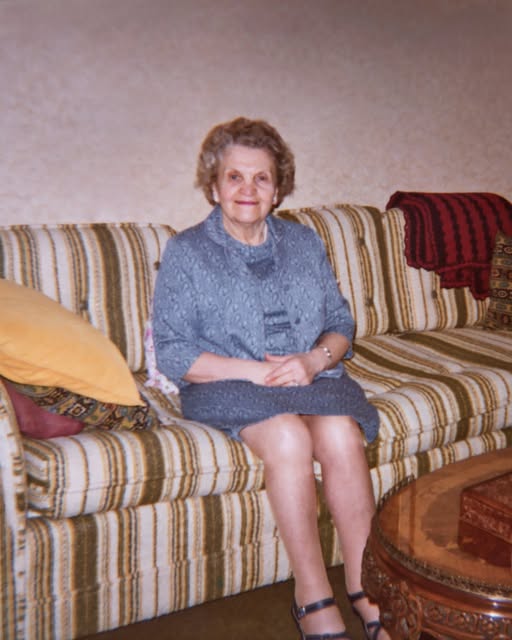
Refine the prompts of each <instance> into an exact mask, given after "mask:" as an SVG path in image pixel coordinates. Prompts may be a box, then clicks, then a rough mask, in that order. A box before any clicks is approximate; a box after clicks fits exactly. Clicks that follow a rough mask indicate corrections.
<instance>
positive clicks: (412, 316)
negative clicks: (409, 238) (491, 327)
mask: <svg viewBox="0 0 512 640" xmlns="http://www.w3.org/2000/svg"><path fill="white" fill-rule="evenodd" d="M380 226H381V232H382V238H383V246H384V250H383V251H382V252H381V256H382V261H383V266H384V269H385V273H386V286H387V287H389V289H390V290H389V292H388V294H387V295H386V300H390V301H392V310H391V311H390V314H391V320H390V328H391V331H394V332H400V331H423V330H433V329H448V328H453V327H466V326H473V325H476V324H482V323H483V321H484V319H485V315H486V310H487V306H488V301H487V300H476V299H475V298H474V297H473V295H472V293H471V291H470V289H469V287H459V288H455V289H446V288H442V287H441V285H440V278H439V276H438V275H437V274H436V273H435V272H434V271H426V270H425V269H415V268H413V267H408V266H407V262H406V258H405V249H404V237H405V236H404V234H405V228H404V227H405V221H404V215H403V212H402V211H401V210H400V209H389V210H388V211H386V212H384V213H383V214H382V217H381V220H380Z"/></svg>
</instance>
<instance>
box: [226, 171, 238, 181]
mask: <svg viewBox="0 0 512 640" xmlns="http://www.w3.org/2000/svg"><path fill="white" fill-rule="evenodd" d="M228 177H229V179H230V180H231V181H233V182H236V181H237V180H238V179H239V178H240V175H239V174H238V173H230V174H229V176H228Z"/></svg>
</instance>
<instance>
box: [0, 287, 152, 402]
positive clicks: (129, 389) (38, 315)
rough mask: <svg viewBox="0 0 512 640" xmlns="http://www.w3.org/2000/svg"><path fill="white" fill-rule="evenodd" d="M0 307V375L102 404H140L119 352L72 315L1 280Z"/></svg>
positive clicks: (34, 293) (30, 291) (38, 295)
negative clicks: (79, 395)
mask: <svg viewBox="0 0 512 640" xmlns="http://www.w3.org/2000/svg"><path fill="white" fill-rule="evenodd" d="M0 309H2V312H1V313H0V335H1V336H2V340H1V341H0V375H3V376H5V377H6V378H9V379H10V380H12V381H14V382H20V383H22V384H28V385H43V386H45V387H63V388H65V389H69V390H70V391H74V392H76V393H79V394H81V395H83V396H90V397H92V398H97V399H98V400H101V401H103V402H115V403H119V404H128V405H136V404H140V402H141V399H140V396H139V393H138V391H137V386H136V385H135V381H134V379H133V376H132V373H131V371H130V369H129V368H128V365H127V364H126V361H125V360H124V358H123V356H122V355H121V353H120V352H119V349H118V348H117V347H116V346H115V345H114V344H113V342H112V341H111V340H109V339H108V338H107V336H105V335H104V334H103V333H102V332H101V331H98V329H96V328H95V327H93V326H92V325H91V324H90V323H89V322H87V321H86V320H84V319H83V318H81V317H80V316H78V315H77V314H76V313H72V312H71V311H69V310H68V309H66V308H65V307H63V306H62V305H60V304H59V303H58V302H56V301H55V300H52V299H51V298H49V297H48V296H46V295H44V294H43V293H41V292H40V291H36V290H35V289H31V288H29V287H24V286H21V285H19V284H17V283H15V282H12V281H10V280H3V279H0Z"/></svg>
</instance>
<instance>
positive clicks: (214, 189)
mask: <svg viewBox="0 0 512 640" xmlns="http://www.w3.org/2000/svg"><path fill="white" fill-rule="evenodd" d="M212 196H213V201H214V202H216V203H217V204H218V203H219V193H218V191H217V187H216V186H215V185H213V186H212Z"/></svg>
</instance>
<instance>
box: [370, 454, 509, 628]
mask: <svg viewBox="0 0 512 640" xmlns="http://www.w3.org/2000/svg"><path fill="white" fill-rule="evenodd" d="M510 471H512V448H509V449H503V450H501V451H495V452H492V453H487V454H483V455H479V456H475V457H473V458H471V459H468V460H464V461H462V462H457V463H454V464H449V465H446V466H445V467H443V468H441V469H439V470H438V471H434V472H432V473H429V474H426V475H424V476H422V477H420V478H419V479H418V480H414V481H412V482H410V483H409V484H406V485H405V486H403V487H402V488H400V489H399V490H398V491H396V492H395V493H393V494H392V495H391V496H390V497H389V498H387V499H386V500H385V501H384V502H383V504H382V506H381V507H380V508H379V510H378V511H377V514H376V515H375V517H374V519H373V523H372V530H371V533H370V536H369V538H368V542H367V545H366V549H365V553H364V559H363V586H364V588H365V590H366V591H367V593H368V594H369V596H370V597H371V598H372V599H373V600H375V601H376V602H378V604H379V606H380V609H381V620H382V622H383V624H384V626H385V627H386V629H388V631H389V633H390V635H391V637H392V638H393V640H398V639H400V640H417V639H418V638H420V637H421V638H437V639H439V640H452V639H453V640H476V639H478V640H506V639H507V638H509V639H510V638H512V568H511V567H499V566H494V565H492V564H489V563H487V562H486V561H485V560H482V559H481V558H479V557H477V556H476V555H472V554H470V553H467V552H464V551H462V550H461V549H459V547H458V544H457V532H458V518H459V501H460V493H461V490H462V489H463V488H465V487H467V486H469V485H472V484H475V483H478V482H480V481H484V480H487V479H489V478H492V477H495V476H498V475H500V474H503V473H506V472H510Z"/></svg>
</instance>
